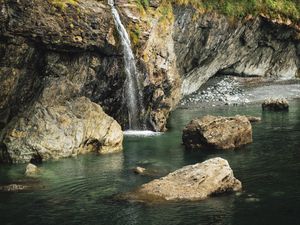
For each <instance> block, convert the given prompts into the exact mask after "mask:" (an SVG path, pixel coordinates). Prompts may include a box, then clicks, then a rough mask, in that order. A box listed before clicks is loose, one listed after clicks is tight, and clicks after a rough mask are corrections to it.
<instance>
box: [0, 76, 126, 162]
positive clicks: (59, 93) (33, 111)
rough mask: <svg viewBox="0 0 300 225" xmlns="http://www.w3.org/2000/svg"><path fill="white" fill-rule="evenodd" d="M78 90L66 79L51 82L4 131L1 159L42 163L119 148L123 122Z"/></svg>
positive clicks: (114, 150) (121, 139) (107, 151)
mask: <svg viewBox="0 0 300 225" xmlns="http://www.w3.org/2000/svg"><path fill="white" fill-rule="evenodd" d="M78 92H79V87H77V86H76V85H74V83H72V82H70V81H68V80H67V79H56V80H51V81H49V82H48V83H47V84H46V87H45V89H44V90H43V92H42V94H41V95H40V97H39V98H38V99H37V100H36V102H35V103H34V104H33V105H31V106H30V107H28V108H27V110H26V111H25V112H24V113H21V114H20V115H19V116H18V117H15V118H14V119H13V120H12V121H11V122H10V123H9V124H8V125H7V126H6V127H5V129H4V130H3V131H2V134H1V136H2V137H1V140H2V142H3V145H4V146H3V147H2V154H1V157H0V158H1V160H2V161H4V162H10V163H20V162H22V163H24V162H30V161H37V162H41V161H44V160H48V159H58V158H62V157H70V156H75V155H78V154H83V153H86V152H90V151H97V152H99V153H110V152H116V151H120V150H121V149H122V141H123V132H122V130H121V127H120V125H119V124H118V123H117V122H116V121H115V120H114V119H113V118H111V117H109V116H108V115H106V114H105V113H104V112H103V110H102V108H101V107H100V106H99V105H97V104H95V103H93V102H91V101H90V100H89V99H88V98H86V97H81V96H78Z"/></svg>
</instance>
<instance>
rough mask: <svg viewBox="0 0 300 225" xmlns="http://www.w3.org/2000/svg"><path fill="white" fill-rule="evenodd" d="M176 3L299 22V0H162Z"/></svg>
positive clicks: (141, 2) (143, 1)
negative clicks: (264, 15)
mask: <svg viewBox="0 0 300 225" xmlns="http://www.w3.org/2000/svg"><path fill="white" fill-rule="evenodd" d="M136 1H137V3H138V5H141V6H143V7H144V8H147V7H149V0H136ZM166 2H171V3H173V4H178V5H191V6H193V7H194V8H195V9H197V10H198V11H199V12H200V13H204V12H211V11H217V12H219V13H222V14H225V15H227V16H230V17H244V16H247V15H250V14H251V15H258V14H261V13H263V14H266V15H268V16H270V17H271V18H277V17H279V16H281V17H285V18H289V19H291V20H293V21H296V22H299V19H300V3H299V0H209V1H207V0H162V3H166Z"/></svg>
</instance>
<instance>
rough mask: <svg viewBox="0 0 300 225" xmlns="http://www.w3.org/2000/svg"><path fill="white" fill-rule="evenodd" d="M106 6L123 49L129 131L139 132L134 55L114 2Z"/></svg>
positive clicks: (138, 106)
mask: <svg viewBox="0 0 300 225" xmlns="http://www.w3.org/2000/svg"><path fill="white" fill-rule="evenodd" d="M108 4H109V5H110V7H111V11H112V15H113V18H114V22H115V26H116V28H117V31H118V33H119V36H120V39H121V43H122V47H123V54H124V63H125V73H126V83H127V87H126V88H125V89H126V90H125V94H126V101H127V108H128V121H129V129H133V130H140V129H142V127H141V125H140V112H141V111H142V109H143V104H142V100H141V99H142V94H141V91H140V90H139V84H138V82H139V81H138V73H137V69H136V65H135V59H134V55H133V52H132V49H131V43H130V39H129V36H128V33H127V31H126V29H125V27H124V26H123V24H122V21H121V19H120V15H119V13H118V11H117V9H116V8H115V3H114V0H108Z"/></svg>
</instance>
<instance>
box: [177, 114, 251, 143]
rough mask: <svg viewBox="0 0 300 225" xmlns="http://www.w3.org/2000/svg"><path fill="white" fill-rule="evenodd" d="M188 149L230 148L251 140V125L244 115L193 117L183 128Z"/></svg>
mask: <svg viewBox="0 0 300 225" xmlns="http://www.w3.org/2000/svg"><path fill="white" fill-rule="evenodd" d="M182 140H183V144H184V145H185V147H186V148H188V149H231V148H237V147H240V146H242V145H245V144H248V143H251V142H252V126H251V123H250V121H249V119H248V118H247V117H246V116H239V115H237V116H235V117H221V116H210V115H208V116H204V117H202V118H197V119H193V120H192V121H191V122H190V123H189V124H188V125H187V126H186V127H185V128H184V130H183V135H182Z"/></svg>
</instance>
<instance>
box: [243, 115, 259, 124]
mask: <svg viewBox="0 0 300 225" xmlns="http://www.w3.org/2000/svg"><path fill="white" fill-rule="evenodd" d="M246 117H247V119H248V120H249V121H250V123H255V122H260V121H261V117H256V116H246Z"/></svg>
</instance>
